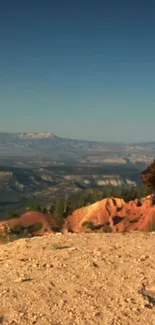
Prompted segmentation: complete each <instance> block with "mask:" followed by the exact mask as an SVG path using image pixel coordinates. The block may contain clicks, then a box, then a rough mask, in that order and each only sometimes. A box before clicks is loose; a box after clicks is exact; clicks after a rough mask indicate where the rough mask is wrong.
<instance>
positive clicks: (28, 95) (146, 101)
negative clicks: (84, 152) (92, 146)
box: [0, 0, 155, 141]
mask: <svg viewBox="0 0 155 325" xmlns="http://www.w3.org/2000/svg"><path fill="white" fill-rule="evenodd" d="M0 34H1V35H0V40H1V47H0V130H1V131H25V132H26V131H28V132H29V131H31V132H33V131H34V132H37V131H38V132H43V131H45V132H46V131H47V132H48V131H51V132H54V133H56V134H57V135H59V136H67V137H73V138H85V139H93V140H105V141H113V140H115V141H117V140H118V141H144V140H146V141H148V140H155V2H154V0H152V1H151V0H146V1H144V0H141V1H140V0H130V1H128V0H127V1H123V0H118V1H116V0H115V1H114V0H109V1H108V0H107V1H103V0H102V1H100V0H96V1H95V0H94V1H91V0H90V1H84V0H83V1H82V0H79V1H76V0H75V1H71V0H66V1H64V0H57V1H52V0H49V1H48V0H44V1H43V0H42V1H40V0H31V1H30V0H27V1H21V0H20V1H19V0H14V1H12V0H8V1H7V0H6V1H5V2H3V4H2V5H1V10H0Z"/></svg>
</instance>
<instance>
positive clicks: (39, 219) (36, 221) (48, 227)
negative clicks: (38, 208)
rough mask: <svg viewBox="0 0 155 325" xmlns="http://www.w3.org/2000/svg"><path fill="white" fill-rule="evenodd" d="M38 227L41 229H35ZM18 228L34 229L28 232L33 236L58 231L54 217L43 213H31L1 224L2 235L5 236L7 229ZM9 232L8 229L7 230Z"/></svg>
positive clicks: (0, 231)
mask: <svg viewBox="0 0 155 325" xmlns="http://www.w3.org/2000/svg"><path fill="white" fill-rule="evenodd" d="M36 225H38V226H39V227H38V228H39V229H37V230H35V229H33V226H36ZM17 226H22V227H24V228H27V227H32V228H31V230H29V229H28V228H27V229H28V231H29V232H30V233H31V234H32V235H35V236H37V235H44V234H45V233H47V232H48V233H52V232H53V230H55V229H57V228H58V226H57V223H56V220H55V218H54V217H53V216H51V215H48V214H44V213H41V212H35V211H29V212H26V213H24V214H23V215H21V216H20V218H14V219H10V220H7V221H3V222H1V224H0V233H1V234H4V233H5V229H6V227H7V228H8V229H10V230H11V231H12V230H14V229H17ZM6 232H7V229H6Z"/></svg>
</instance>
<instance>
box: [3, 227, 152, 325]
mask: <svg viewBox="0 0 155 325" xmlns="http://www.w3.org/2000/svg"><path fill="white" fill-rule="evenodd" d="M0 264H1V265H0V324H4V325H6V324H7V325H9V324H10V325H11V324H12V325H17V324H18V325H32V324H37V325H47V324H50V325H101V324H102V325H124V324H125V325H133V324H134V325H137V324H139V325H143V324H144V325H146V324H147V325H154V324H155V307H154V303H153V300H148V297H147V295H142V293H141V291H140V289H141V288H142V286H145V285H146V286H150V285H152V284H155V233H139V232H134V233H128V234H119V233H116V234H102V233H98V234H94V233H91V234H82V233H80V234H67V235H62V234H57V235H50V236H48V237H35V238H31V239H21V240H18V241H16V242H13V243H8V244H6V245H1V246H0ZM152 288H154V287H152Z"/></svg>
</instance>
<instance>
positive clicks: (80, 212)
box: [62, 197, 155, 233]
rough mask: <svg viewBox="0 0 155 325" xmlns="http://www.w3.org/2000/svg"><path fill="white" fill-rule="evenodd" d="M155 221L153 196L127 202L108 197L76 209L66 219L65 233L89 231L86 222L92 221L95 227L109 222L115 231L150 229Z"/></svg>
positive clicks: (63, 229)
mask: <svg viewBox="0 0 155 325" xmlns="http://www.w3.org/2000/svg"><path fill="white" fill-rule="evenodd" d="M154 221H155V204H154V199H153V198H151V197H150V198H146V199H143V200H141V201H140V200H137V199H136V200H134V201H130V202H128V203H126V202H125V201H124V200H122V199H119V198H108V199H104V200H101V201H98V202H96V203H94V204H92V205H89V206H87V207H83V208H80V209H77V210H75V211H74V212H73V213H72V214H71V215H70V216H68V218H67V219H66V220H65V223H64V225H63V228H62V231H63V233H65V232H68V231H72V232H89V231H91V230H90V228H89V227H88V226H87V225H86V226H85V223H91V224H93V226H94V229H95V227H96V229H98V228H99V227H100V226H104V225H105V224H107V223H108V224H109V225H110V228H111V231H113V232H124V231H127V232H130V231H133V230H140V231H148V230H149V229H150V226H151V225H152V223H153V222H154Z"/></svg>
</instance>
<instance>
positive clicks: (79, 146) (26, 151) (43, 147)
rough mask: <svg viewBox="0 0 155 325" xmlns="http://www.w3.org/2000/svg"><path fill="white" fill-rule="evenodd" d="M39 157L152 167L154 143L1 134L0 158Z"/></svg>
mask: <svg viewBox="0 0 155 325" xmlns="http://www.w3.org/2000/svg"><path fill="white" fill-rule="evenodd" d="M13 156H14V157H18V156H23V157H39V159H40V158H43V157H44V158H49V159H50V161H51V159H52V160H53V161H63V162H68V161H69V162H72V163H73V164H74V163H75V162H78V163H83V164H89V163H90V164H91V163H92V164H98V163H100V164H102V163H103V164H104V163H108V164H109V163H110V164H111V163H117V164H126V163H141V162H143V163H146V164H148V163H150V162H151V161H152V159H153V157H154V156H155V142H149V143H138V144H133V143H132V144H126V143H115V142H97V141H88V140H76V139H68V138H61V137H58V136H56V135H55V134H53V133H49V132H48V133H25V132H22V133H9V132H0V157H13Z"/></svg>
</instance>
